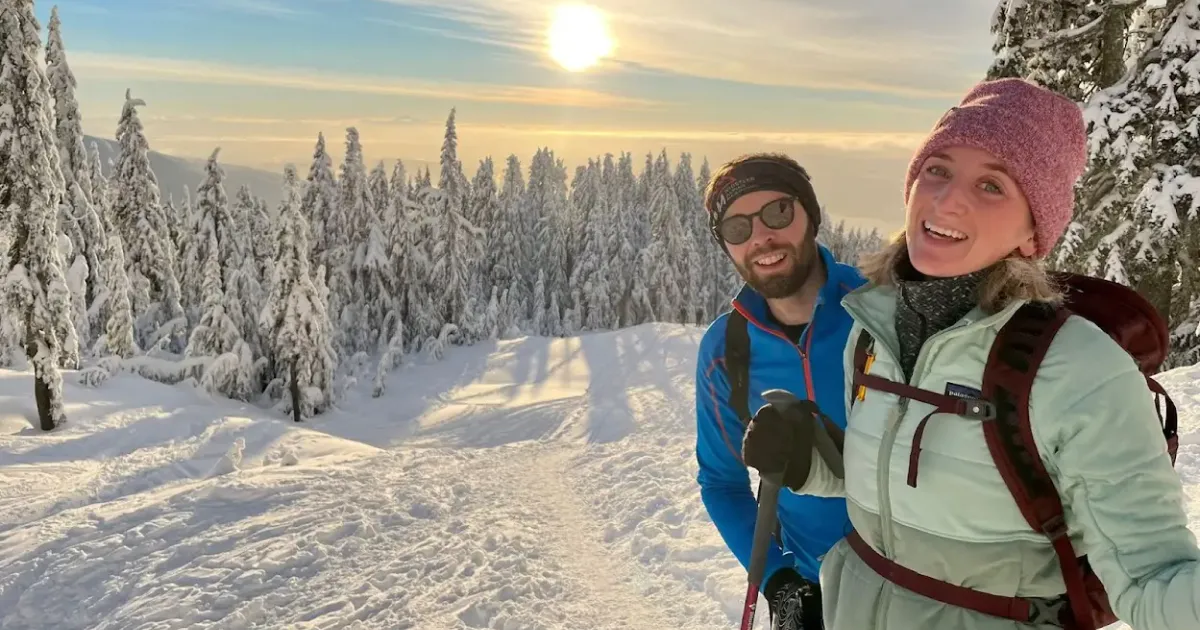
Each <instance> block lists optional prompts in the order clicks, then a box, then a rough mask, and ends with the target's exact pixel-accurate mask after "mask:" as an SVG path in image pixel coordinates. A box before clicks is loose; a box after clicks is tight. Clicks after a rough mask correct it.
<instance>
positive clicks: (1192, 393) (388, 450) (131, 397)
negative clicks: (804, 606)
mask: <svg viewBox="0 0 1200 630" xmlns="http://www.w3.org/2000/svg"><path fill="white" fill-rule="evenodd" d="M701 333H702V331H701V330H700V329H698V328H690V327H681V326H668V325H651V326H641V327H637V328H633V329H628V330H623V331H618V332H613V333H600V334H595V335H585V336H582V337H577V338H571V339H558V340H546V339H538V338H525V339H517V340H510V341H502V342H493V343H487V344H481V345H480V346H476V347H472V348H454V349H451V350H450V351H449V352H448V353H447V356H446V357H445V358H444V359H443V360H442V361H439V362H435V363H430V364H428V365H406V366H403V367H401V368H400V369H398V370H396V371H395V372H394V373H393V374H392V375H391V376H390V377H389V379H388V391H387V393H385V394H384V396H383V397H382V398H379V399H372V398H370V396H369V395H367V394H366V393H365V392H367V391H369V386H368V385H367V384H363V385H362V386H361V387H360V388H359V389H360V390H361V391H356V392H355V393H354V394H352V396H351V397H350V398H349V399H347V400H346V401H345V402H344V403H343V404H342V405H341V407H340V409H338V410H336V411H334V412H332V413H330V414H329V415H327V416H325V417H320V418H316V419H313V420H312V421H310V422H307V423H305V424H303V425H300V426H297V425H295V424H294V423H292V422H290V421H288V420H287V419H286V418H277V417H271V416H269V415H267V414H264V413H263V412H261V411H259V410H256V409H254V408H252V407H250V406H247V405H238V404H236V403H233V402H231V401H225V400H212V399H211V398H209V397H207V396H205V395H203V394H201V393H197V392H194V391H191V390H188V389H186V388H183V387H168V386H164V385H159V384H155V383H150V382H147V381H145V380H143V379H141V378H139V377H136V376H132V375H121V376H118V377H116V378H114V379H112V380H110V381H108V382H107V383H105V384H104V385H103V386H101V387H99V388H96V389H85V388H82V387H79V386H77V385H75V384H74V383H75V381H74V379H73V376H72V375H71V374H70V373H68V374H66V375H65V380H66V386H67V399H68V400H69V401H71V405H70V406H69V408H68V417H69V418H70V423H69V424H68V425H67V426H65V427H63V428H61V429H60V430H58V431H55V432H54V433H50V434H44V433H42V432H40V431H38V430H36V429H33V428H32V423H33V421H32V419H33V418H34V413H33V408H32V400H31V399H32V396H30V395H29V394H30V392H29V391H28V390H29V389H31V388H30V384H31V381H30V378H29V376H28V374H25V373H19V372H13V371H3V370H0V409H3V410H4V411H3V412H0V630H10V629H11V630H18V629H19V630H24V629H32V628H47V627H53V628H56V629H72V628H88V629H98V630H110V629H112V630H115V629H121V630H125V629H130V630H167V629H175V628H198V629H207V628H230V629H243V628H246V629H249V628H299V629H332V628H350V629H376V628H378V629H384V628H387V629H400V630H405V629H410V628H411V629H421V630H425V629H439V628H448V629H456V630H466V629H474V628H494V629H499V630H559V629H568V628H570V629H574V628H580V627H586V628H595V629H597V630H610V629H611V630H617V629H627V630H651V629H655V630H657V629H663V628H688V629H689V630H693V629H695V630H708V629H714V630H715V629H718V628H719V629H727V628H730V627H735V626H736V625H737V622H738V620H739V619H740V613H741V600H742V596H743V594H744V589H745V572H744V570H743V569H742V568H741V566H740V565H739V564H738V563H737V561H736V560H735V559H734V558H733V557H732V555H731V554H730V553H729V552H728V551H727V550H726V548H725V546H724V544H723V542H722V541H721V539H720V536H719V534H717V532H716V529H715V528H714V527H713V526H712V524H711V522H710V521H709V520H708V517H707V514H706V513H705V510H704V507H703V505H702V504H701V502H700V497H699V489H698V487H697V486H696V482H695V474H696V464H695V459H694V454H693V451H692V449H693V445H694V436H695V427H694V422H695V420H694V415H693V413H694V407H693V405H694V403H693V400H692V396H693V393H692V392H693V387H694V383H693V377H694V368H695V348H696V343H697V342H698V341H699V337H700V335H701ZM415 362H416V363H423V362H424V361H423V359H420V358H418V359H416V360H415ZM363 380H365V381H368V382H369V381H370V378H369V377H367V378H364V379H363ZM1161 381H1162V382H1163V384H1164V385H1165V386H1166V387H1167V389H1168V390H1169V391H1171V392H1172V395H1173V396H1174V399H1175V401H1176V402H1177V403H1178V405H1179V412H1180V433H1181V436H1182V440H1181V442H1182V446H1181V450H1180V457H1179V464H1178V470H1179V473H1180V475H1181V477H1182V478H1183V479H1184V481H1185V483H1186V484H1187V485H1188V492H1189V496H1190V501H1191V504H1190V505H1189V513H1190V515H1191V520H1192V526H1193V529H1196V530H1197V531H1200V492H1197V490H1196V488H1197V487H1200V486H1198V484H1200V379H1198V378H1197V369H1196V368H1185V369H1181V370H1176V371H1174V372H1170V373H1166V374H1164V375H1162V377H1161ZM759 625H760V626H764V625H765V621H760V622H759ZM1113 628H1117V629H1125V628H1126V626H1124V625H1122V624H1117V625H1116V626H1113Z"/></svg>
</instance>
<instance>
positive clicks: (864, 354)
mask: <svg viewBox="0 0 1200 630" xmlns="http://www.w3.org/2000/svg"><path fill="white" fill-rule="evenodd" d="M873 344H874V338H873V337H871V335H870V333H868V332H867V331H865V330H864V331H862V333H861V334H859V336H858V341H857V343H856V344H855V348H854V375H853V380H852V387H853V389H854V396H852V397H851V398H850V406H851V407H852V408H853V406H854V401H856V400H861V398H862V396H863V394H864V393H865V392H866V390H868V389H874V390H878V391H881V392H887V393H889V394H895V395H897V396H899V397H901V398H908V399H911V400H916V401H920V402H923V403H925V404H927V405H932V406H933V411H930V412H929V413H928V414H926V415H925V417H924V418H921V421H920V422H919V423H918V424H917V430H916V431H915V432H914V433H913V443H912V449H911V450H910V451H909V454H908V478H907V482H908V485H909V486H911V487H913V488H915V487H917V472H918V470H919V467H920V462H921V441H922V440H923V439H924V437H925V427H926V426H928V424H929V419H930V418H932V417H933V416H934V414H939V413H949V414H955V415H959V416H964V417H967V418H974V419H976V420H988V419H991V418H993V417H995V414H996V410H995V407H994V405H992V403H990V402H988V401H987V400H983V399H976V398H959V397H957V396H951V395H949V394H940V393H938V392H933V391H929V390H927V389H920V388H918V387H913V386H912V385H909V384H907V383H900V382H897V381H893V380H891V379H887V378H883V377H882V376H876V375H874V374H870V373H869V371H868V370H869V369H870V366H871V361H870V359H871V358H872V357H871V355H870V350H871V348H872V347H873Z"/></svg>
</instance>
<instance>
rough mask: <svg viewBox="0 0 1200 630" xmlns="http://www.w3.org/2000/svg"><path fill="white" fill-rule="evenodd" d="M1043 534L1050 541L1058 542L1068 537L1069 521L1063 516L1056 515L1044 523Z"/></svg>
mask: <svg viewBox="0 0 1200 630" xmlns="http://www.w3.org/2000/svg"><path fill="white" fill-rule="evenodd" d="M1042 533H1043V534H1045V535H1047V536H1049V537H1050V540H1058V539H1059V538H1062V537H1063V536H1066V535H1067V519H1066V518H1065V517H1064V516H1063V515H1062V514H1056V515H1054V516H1051V517H1050V518H1049V519H1047V520H1046V521H1045V522H1044V523H1042Z"/></svg>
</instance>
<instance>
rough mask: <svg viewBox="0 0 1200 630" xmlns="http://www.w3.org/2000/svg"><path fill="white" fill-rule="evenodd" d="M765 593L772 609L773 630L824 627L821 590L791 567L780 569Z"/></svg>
mask: <svg viewBox="0 0 1200 630" xmlns="http://www.w3.org/2000/svg"><path fill="white" fill-rule="evenodd" d="M763 594H764V595H765V596H766V598H767V605H768V606H769V607H770V611H771V630H821V629H822V628H823V627H824V622H823V620H822V619H821V589H820V588H819V587H818V586H817V585H816V584H813V583H812V582H809V581H808V580H805V579H804V578H802V577H800V574H798V573H796V572H795V571H793V570H791V569H780V570H778V571H776V572H775V574H774V575H772V576H771V579H770V580H768V581H767V588H766V589H764V591H763Z"/></svg>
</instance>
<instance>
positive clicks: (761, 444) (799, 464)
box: [742, 393, 845, 492]
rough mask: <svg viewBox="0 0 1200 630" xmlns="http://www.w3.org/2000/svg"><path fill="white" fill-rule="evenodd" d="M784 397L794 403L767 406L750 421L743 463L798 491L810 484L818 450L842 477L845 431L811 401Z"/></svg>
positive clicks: (784, 394)
mask: <svg viewBox="0 0 1200 630" xmlns="http://www.w3.org/2000/svg"><path fill="white" fill-rule="evenodd" d="M782 395H783V396H784V397H786V398H788V399H791V401H790V402H786V403H783V404H782V405H777V404H767V405H763V406H762V407H760V408H759V409H758V411H757V412H755V414H754V417H753V418H751V419H750V424H749V426H748V427H747V428H746V435H745V437H744V438H742V461H743V462H745V463H746V465H747V466H749V467H751V468H754V469H756V470H758V472H759V474H760V475H770V474H782V475H783V485H785V486H787V487H788V488H791V489H792V490H793V491H797V492H798V491H799V490H800V488H801V487H802V486H803V485H804V482H806V481H808V473H809V471H810V470H811V468H812V458H813V456H814V450H815V451H816V453H817V454H818V455H820V457H821V458H822V459H824V460H825V463H826V465H827V466H828V467H829V469H830V470H831V471H833V474H834V475H836V476H837V477H839V478H841V477H842V475H843V472H842V456H841V455H842V442H843V440H844V439H845V436H844V434H843V432H842V430H841V429H840V428H838V427H837V425H835V424H833V421H832V420H830V419H829V417H828V416H826V415H825V414H823V413H821V410H820V409H819V408H818V407H817V404H816V403H814V402H812V401H811V400H799V399H796V398H795V397H794V396H792V395H791V394H787V393H782ZM771 397H772V398H774V399H777V400H778V397H776V396H774V395H772V396H771Z"/></svg>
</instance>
